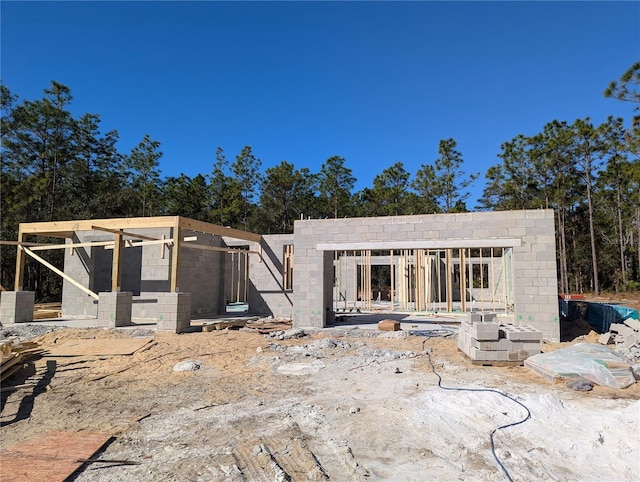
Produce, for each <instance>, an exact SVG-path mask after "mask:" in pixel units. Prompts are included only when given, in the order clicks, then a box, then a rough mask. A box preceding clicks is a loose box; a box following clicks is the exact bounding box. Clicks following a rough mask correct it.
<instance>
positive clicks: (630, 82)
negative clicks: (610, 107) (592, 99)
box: [604, 61, 640, 110]
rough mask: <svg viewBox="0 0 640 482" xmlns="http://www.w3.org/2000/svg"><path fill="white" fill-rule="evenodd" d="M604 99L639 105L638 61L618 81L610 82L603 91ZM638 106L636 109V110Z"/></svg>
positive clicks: (639, 72) (639, 81) (639, 68)
mask: <svg viewBox="0 0 640 482" xmlns="http://www.w3.org/2000/svg"><path fill="white" fill-rule="evenodd" d="M604 96H605V97H612V98H614V99H618V100H624V101H627V102H634V103H636V104H640V61H639V62H635V63H634V64H633V65H632V66H631V67H629V69H628V70H627V71H626V72H625V73H624V74H622V76H621V77H620V80H618V81H613V82H611V83H610V84H609V85H608V86H607V88H606V89H605V91H604ZM639 108H640V106H637V107H636V110H637V109H639Z"/></svg>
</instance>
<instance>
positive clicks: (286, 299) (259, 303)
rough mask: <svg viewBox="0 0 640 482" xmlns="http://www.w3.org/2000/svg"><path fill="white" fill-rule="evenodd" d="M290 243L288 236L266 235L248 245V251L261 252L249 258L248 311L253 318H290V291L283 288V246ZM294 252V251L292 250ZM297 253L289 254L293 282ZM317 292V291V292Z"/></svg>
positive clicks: (291, 308) (291, 293)
mask: <svg viewBox="0 0 640 482" xmlns="http://www.w3.org/2000/svg"><path fill="white" fill-rule="evenodd" d="M288 244H294V236H293V235H292V234H270V235H264V236H263V237H262V242H261V245H260V246H259V245H258V244H257V243H251V245H250V249H251V250H255V251H258V250H261V251H262V257H260V256H258V255H256V254H251V255H249V300H248V302H249V311H250V312H251V313H253V314H256V315H262V316H269V315H270V316H275V317H278V318H289V319H291V318H292V317H293V311H294V307H293V292H292V291H291V290H285V289H284V287H283V282H284V274H283V260H284V247H285V245H288ZM296 249H297V248H296ZM297 256H298V253H297V252H296V251H294V253H293V266H294V268H293V281H294V284H295V281H296V279H297V277H298V276H301V274H300V273H299V272H298V271H297V265H296V260H297ZM319 291H321V290H319Z"/></svg>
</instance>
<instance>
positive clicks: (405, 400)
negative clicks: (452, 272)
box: [0, 328, 640, 481]
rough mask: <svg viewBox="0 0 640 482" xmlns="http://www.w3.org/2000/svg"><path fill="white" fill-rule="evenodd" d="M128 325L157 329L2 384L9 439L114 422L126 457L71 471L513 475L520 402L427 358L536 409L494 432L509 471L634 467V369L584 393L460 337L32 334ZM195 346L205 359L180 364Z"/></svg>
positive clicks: (90, 475) (613, 471) (308, 476)
mask: <svg viewBox="0 0 640 482" xmlns="http://www.w3.org/2000/svg"><path fill="white" fill-rule="evenodd" d="M131 336H151V337H153V339H154V343H152V344H151V345H150V347H149V348H148V349H146V350H143V351H138V352H136V353H134V354H133V355H129V356H108V357H106V356H103V357H91V356H80V357H57V358H52V357H43V358H40V359H37V360H35V361H32V362H30V364H29V365H28V367H27V368H25V369H24V370H22V371H21V372H20V373H18V374H16V375H14V376H13V377H12V378H11V379H9V380H8V381H7V382H5V383H4V385H6V386H8V385H25V386H24V387H23V388H18V389H16V390H3V392H2V411H1V413H0V423H1V425H2V428H1V435H2V437H1V440H0V449H5V448H7V447H9V446H11V445H13V444H16V443H18V442H21V441H24V440H27V439H29V438H31V437H33V436H35V435H38V434H42V433H45V432H48V431H53V430H66V431H91V432H107V433H110V434H112V435H113V439H112V441H111V442H110V443H109V444H108V445H107V446H106V448H105V449H104V450H103V451H102V452H100V453H99V454H98V455H97V456H98V457H99V458H100V459H102V460H114V461H119V462H114V463H101V464H87V465H85V466H83V468H82V469H81V470H80V471H79V472H78V473H77V474H76V475H75V476H74V480H77V481H123V480H135V481H205V480H206V481H241V480H246V481H263V480H264V481H274V480H276V481H285V480H293V481H303V480H336V481H358V480H390V481H418V480H420V481H421V480H487V481H493V480H496V481H497V480H505V478H506V477H505V475H504V474H503V473H502V471H501V469H500V468H499V466H498V464H497V462H496V460H495V459H494V457H493V455H492V452H491V447H490V439H489V435H490V433H491V431H492V430H494V429H495V428H497V427H499V426H501V425H505V424H508V423H512V422H516V421H519V420H521V419H523V418H525V417H526V411H525V409H524V408H522V407H521V406H519V405H518V404H516V403H515V402H513V401H512V400H509V399H507V398H504V397H502V396H500V395H498V394H496V393H493V392H486V391H485V392H480V391H473V392H470V391H452V390H444V389H442V388H440V387H438V378H437V376H436V375H435V374H434V373H433V371H432V368H431V364H430V360H432V361H433V364H434V366H435V369H436V371H437V373H439V374H440V375H441V377H442V385H443V386H445V387H475V388H490V389H496V390H500V391H503V392H506V393H507V394H509V395H511V396H512V397H514V398H515V399H517V400H518V401H519V402H521V403H522V404H524V406H526V407H527V409H528V410H529V411H530V413H531V418H530V419H529V420H527V421H526V422H524V423H522V424H520V425H517V426H514V427H509V428H506V429H504V430H499V431H497V432H496V434H495V447H496V455H497V457H498V458H499V459H500V461H501V462H502V463H503V464H504V466H505V468H506V470H507V471H508V472H509V474H510V476H511V477H512V478H513V480H516V481H524V480H542V479H544V480H640V467H639V464H640V462H639V461H640V448H639V445H640V441H639V439H638V433H640V384H638V383H636V384H634V385H632V386H630V387H628V388H626V389H623V390H613V389H608V388H604V387H599V386H596V387H595V388H594V390H593V391H591V392H576V391H573V390H570V389H569V388H567V387H566V386H565V385H564V384H561V383H553V382H551V381H548V380H545V379H544V378H542V377H540V376H538V375H536V374H534V373H533V372H531V371H529V370H528V369H527V368H525V367H481V366H474V365H472V364H471V363H470V362H469V361H468V360H466V359H465V358H464V357H463V355H462V354H461V353H460V352H459V351H458V350H457V342H456V339H455V337H453V338H428V337H426V336H414V335H409V334H408V333H407V332H381V331H378V330H369V329H357V328H350V329H346V328H332V329H325V330H318V331H317V332H312V333H310V334H308V335H306V336H303V337H300V338H291V339H283V340H280V339H278V338H272V337H270V336H269V335H260V334H258V333H255V332H249V331H242V330H223V331H213V332H208V333H207V332H197V333H187V334H181V335H177V334H169V333H155V332H152V331H144V330H137V331H135V332H131V331H119V330H105V329H98V328H95V329H70V328H69V329H63V330H57V331H54V332H51V333H47V334H45V335H43V336H40V337H38V338H36V339H35V340H34V341H36V342H38V343H40V344H41V345H42V346H43V347H44V348H53V347H55V346H56V345H59V344H60V343H62V342H64V341H67V340H76V339H79V338H94V339H100V338H104V339H108V338H119V337H131ZM105 341H106V340H105ZM577 341H581V340H577ZM564 345H566V343H565V344H562V345H560V344H556V345H554V344H545V345H544V350H545V351H546V350H552V349H556V348H558V347H560V346H564ZM188 360H194V361H197V362H199V363H200V364H201V368H200V369H198V370H195V371H187V372H176V371H174V370H173V367H174V366H175V365H176V364H177V363H179V362H181V361H188ZM34 384H35V385H34ZM0 460H1V459H0ZM123 461H124V462H131V463H135V465H133V464H125V463H123ZM0 478H3V477H2V473H1V464H0Z"/></svg>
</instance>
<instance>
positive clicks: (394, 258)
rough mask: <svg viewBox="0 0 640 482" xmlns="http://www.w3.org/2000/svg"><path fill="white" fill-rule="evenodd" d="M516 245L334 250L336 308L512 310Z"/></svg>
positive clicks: (352, 309)
mask: <svg viewBox="0 0 640 482" xmlns="http://www.w3.org/2000/svg"><path fill="white" fill-rule="evenodd" d="M512 253H513V250H512V248H444V249H398V250H393V249H392V250H350V251H349V250H346V251H335V252H334V263H333V268H334V270H333V271H334V283H333V309H334V311H336V312H350V311H354V310H356V311H384V310H388V311H399V312H406V311H415V312H435V313H437V312H459V311H462V312H469V311H497V312H505V313H512V312H513V274H512V273H513V269H512V263H513V261H512Z"/></svg>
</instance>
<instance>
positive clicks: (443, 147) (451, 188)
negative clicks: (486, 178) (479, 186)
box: [432, 139, 478, 213]
mask: <svg viewBox="0 0 640 482" xmlns="http://www.w3.org/2000/svg"><path fill="white" fill-rule="evenodd" d="M456 147H457V143H456V141H455V140H453V139H445V140H441V141H440V144H439V146H438V153H439V154H440V157H438V159H436V162H435V169H434V171H435V176H434V180H433V191H432V192H433V194H434V195H435V198H436V199H437V200H438V201H439V205H440V209H441V210H442V211H443V212H447V213H450V212H460V211H466V206H465V205H464V202H465V201H466V200H467V199H468V198H469V193H468V192H463V191H464V190H465V189H467V188H468V187H469V186H470V185H471V184H472V183H473V182H474V181H475V180H476V179H477V177H478V174H469V175H468V176H467V175H466V174H465V172H464V171H463V170H462V169H461V168H462V164H463V162H464V161H463V159H462V154H461V153H460V152H459V151H458V150H456Z"/></svg>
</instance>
